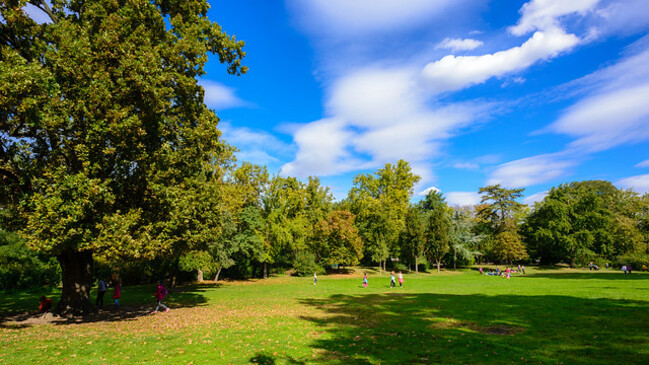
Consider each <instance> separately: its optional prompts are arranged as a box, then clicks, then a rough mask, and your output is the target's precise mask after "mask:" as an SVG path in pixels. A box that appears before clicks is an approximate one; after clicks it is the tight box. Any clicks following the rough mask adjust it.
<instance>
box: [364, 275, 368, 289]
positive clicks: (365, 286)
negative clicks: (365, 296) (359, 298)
mask: <svg viewBox="0 0 649 365" xmlns="http://www.w3.org/2000/svg"><path fill="white" fill-rule="evenodd" d="M363 288H367V273H365V276H363Z"/></svg>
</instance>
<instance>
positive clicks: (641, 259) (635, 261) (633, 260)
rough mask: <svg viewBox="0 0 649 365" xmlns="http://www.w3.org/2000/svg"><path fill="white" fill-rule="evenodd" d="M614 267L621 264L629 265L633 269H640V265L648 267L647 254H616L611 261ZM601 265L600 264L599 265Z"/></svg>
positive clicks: (648, 258)
mask: <svg viewBox="0 0 649 365" xmlns="http://www.w3.org/2000/svg"><path fill="white" fill-rule="evenodd" d="M613 265H614V267H618V268H619V267H622V265H631V267H632V268H633V270H634V271H640V270H642V265H646V266H647V267H649V254H646V253H626V254H624V255H621V256H618V257H617V258H616V260H615V261H614V262H613ZM600 267H601V266H600Z"/></svg>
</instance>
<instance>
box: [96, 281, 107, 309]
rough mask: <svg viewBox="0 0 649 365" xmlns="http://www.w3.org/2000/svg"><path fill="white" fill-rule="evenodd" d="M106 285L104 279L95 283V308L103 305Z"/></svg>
mask: <svg viewBox="0 0 649 365" xmlns="http://www.w3.org/2000/svg"><path fill="white" fill-rule="evenodd" d="M106 289H107V285H106V282H105V281H104V279H102V278H99V280H98V281H97V300H96V301H95V306H97V307H101V306H103V305H104V294H106Z"/></svg>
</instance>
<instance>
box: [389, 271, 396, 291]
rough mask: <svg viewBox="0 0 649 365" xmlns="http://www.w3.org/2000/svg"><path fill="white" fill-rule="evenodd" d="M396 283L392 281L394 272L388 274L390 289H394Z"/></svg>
mask: <svg viewBox="0 0 649 365" xmlns="http://www.w3.org/2000/svg"><path fill="white" fill-rule="evenodd" d="M396 285H397V284H396V282H395V281H394V271H392V272H390V288H394V287H395V286H396Z"/></svg>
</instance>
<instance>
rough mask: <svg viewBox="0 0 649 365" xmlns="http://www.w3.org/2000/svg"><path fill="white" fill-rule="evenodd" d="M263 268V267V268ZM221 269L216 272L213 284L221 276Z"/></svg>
mask: <svg viewBox="0 0 649 365" xmlns="http://www.w3.org/2000/svg"><path fill="white" fill-rule="evenodd" d="M264 265H265V264H264ZM264 267H265V266H264ZM221 269H223V268H222V267H219V271H217V272H216V276H215V277H214V282H215V283H216V282H218V281H219V275H220V274H221Z"/></svg>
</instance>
